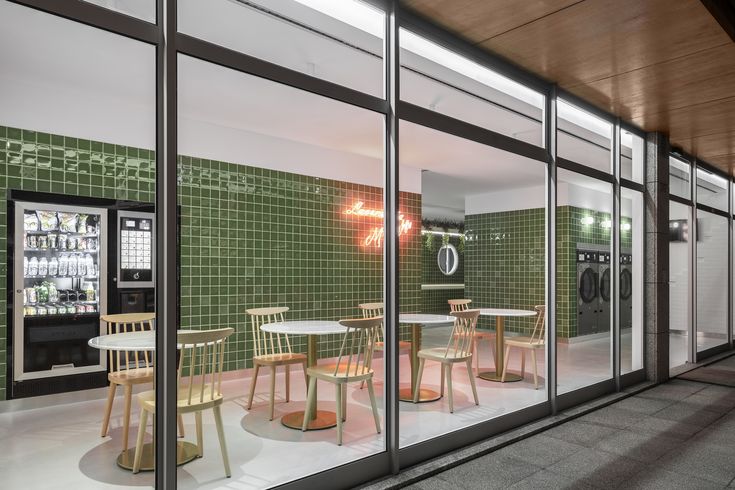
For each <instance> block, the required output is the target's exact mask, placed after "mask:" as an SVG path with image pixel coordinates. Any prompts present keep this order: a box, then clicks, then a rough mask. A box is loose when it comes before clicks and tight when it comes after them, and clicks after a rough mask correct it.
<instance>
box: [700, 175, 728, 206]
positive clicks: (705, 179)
mask: <svg viewBox="0 0 735 490" xmlns="http://www.w3.org/2000/svg"><path fill="white" fill-rule="evenodd" d="M727 187H728V180H727V179H726V178H724V177H721V176H719V175H717V174H715V173H713V172H710V171H709V170H705V169H703V168H697V204H705V205H707V206H710V207H713V208H716V209H720V210H722V211H727V200H728V197H727Z"/></svg>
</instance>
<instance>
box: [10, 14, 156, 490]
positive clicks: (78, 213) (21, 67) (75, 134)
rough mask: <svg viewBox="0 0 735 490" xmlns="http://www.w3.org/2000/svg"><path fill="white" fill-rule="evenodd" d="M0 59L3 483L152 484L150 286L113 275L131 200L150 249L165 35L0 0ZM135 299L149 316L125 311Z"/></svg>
mask: <svg viewBox="0 0 735 490" xmlns="http://www.w3.org/2000/svg"><path fill="white" fill-rule="evenodd" d="M0 64H2V66H3V69H2V70H0V107H2V110H0V175H1V177H0V200H2V203H3V204H2V212H0V228H1V229H2V234H0V248H2V250H4V251H7V253H4V254H3V258H2V265H1V266H0V276H1V277H0V282H2V284H4V285H7V284H9V285H10V286H9V291H7V292H8V293H10V294H8V295H7V296H6V298H7V299H8V301H7V302H6V301H3V302H2V308H3V310H2V313H1V314H0V318H1V323H0V427H2V429H1V430H0V443H1V444H2V446H3V447H4V448H6V450H5V452H4V454H3V456H2V460H3V461H2V463H0V466H2V470H0V473H2V476H1V477H0V478H1V483H0V486H2V487H3V488H9V489H10V488H50V487H54V486H56V487H68V488H105V487H118V488H122V487H128V488H130V487H152V485H153V482H154V474H153V472H152V471H145V472H142V473H140V474H137V475H134V474H133V473H132V472H131V471H130V468H131V467H132V463H133V454H134V451H135V446H136V436H137V434H138V428H139V425H140V424H139V416H140V413H141V410H140V404H139V403H138V396H139V394H144V395H143V396H145V397H148V398H149V399H151V398H154V397H155V392H154V391H153V390H154V379H153V372H152V369H151V368H152V366H153V365H154V364H153V363H154V359H153V354H152V352H151V351H152V350H153V349H154V348H155V330H152V329H153V326H154V320H153V319H154V318H155V313H154V308H153V304H152V303H153V295H154V289H153V287H152V285H151V284H147V285H146V286H145V287H142V286H141V287H138V288H135V290H136V292H137V294H130V293H131V290H129V289H125V288H123V287H122V285H121V284H119V283H116V281H115V280H114V279H113V278H115V279H116V278H118V277H119V274H118V267H117V266H118V263H119V261H118V258H119V259H124V258H125V257H126V256H129V255H130V254H123V250H122V248H119V247H117V238H118V236H120V234H119V233H118V231H120V230H119V228H118V226H117V225H118V218H119V217H120V216H121V214H122V213H124V212H125V211H126V210H127V211H130V210H132V209H135V211H136V212H137V213H140V214H139V215H138V217H136V218H135V219H133V221H136V223H139V222H141V221H139V219H145V220H146V223H147V226H148V229H147V230H145V231H146V232H147V233H146V234H145V237H147V238H148V239H149V240H148V242H146V240H145V238H144V237H143V235H141V242H140V252H141V256H140V259H141V263H140V264H139V265H138V262H137V257H136V272H141V273H151V271H152V264H151V260H152V259H155V252H153V255H151V253H152V250H151V242H150V238H151V235H150V233H151V231H152V230H151V225H152V222H153V220H154V214H153V211H154V209H153V203H154V201H155V190H156V181H155V177H156V175H155V172H156V165H155V162H156V160H155V158H156V156H155V153H154V150H155V143H156V111H155V107H156V85H155V83H156V50H155V47H154V46H152V45H150V44H147V43H142V42H138V41H135V40H132V39H130V38H128V37H124V36H120V35H116V34H112V33H110V32H106V31H103V30H101V29H97V28H94V27H90V26H87V25H84V24H80V23H77V22H74V21H71V20H68V19H65V18H62V17H58V16H54V15H51V14H48V13H45V12H42V11H40V10H35V9H32V8H29V7H26V6H23V5H19V4H16V3H13V2H0ZM143 217H145V218H143ZM136 231H137V230H136ZM140 231H141V232H142V231H143V230H140ZM136 240H137V236H136ZM113 244H115V245H114V246H113ZM136 247H137V242H136ZM136 251H137V249H136ZM146 251H147V252H148V255H147V256H146V255H144V254H143V252H146ZM146 259H147V260H146ZM126 270H128V271H130V269H126ZM128 300H130V303H129V302H128ZM127 312H138V313H142V314H143V317H144V318H145V319H146V320H145V321H143V320H139V321H136V322H135V323H133V322H131V323H128V324H126V325H125V326H124V327H123V326H120V324H119V323H117V322H116V320H115V315H117V314H124V313H127ZM127 318H129V317H127ZM133 325H134V326H135V328H136V330H141V329H142V330H146V331H145V332H143V333H142V335H141V344H139V347H140V349H141V350H139V351H138V350H132V349H128V350H124V349H123V350H121V351H119V352H120V354H119V355H112V354H111V352H112V350H113V349H115V348H120V344H119V343H118V344H117V345H116V344H115V342H119V340H120V337H119V336H118V337H116V338H113V339H110V338H108V339H107V340H103V338H102V336H103V335H107V334H108V333H109V334H117V332H118V331H120V330H122V329H132V328H133ZM113 337H114V335H113ZM90 342H91V343H90ZM6 374H7V376H6ZM131 381H135V390H134V391H133V389H132V386H133V383H132V382H131ZM108 397H109V398H108ZM126 405H127V406H128V407H130V409H128V410H126V409H125V407H126ZM149 430H150V429H149ZM150 442H151V435H150V432H149V433H148V434H146V435H145V438H144V443H147V446H144V447H145V448H146V455H145V456H146V457H144V458H143V463H144V466H143V467H148V469H152V466H149V465H150V462H151V461H150V460H151V458H149V457H147V455H148V454H149V453H148V451H150V449H151V444H150ZM118 464H119V466H118Z"/></svg>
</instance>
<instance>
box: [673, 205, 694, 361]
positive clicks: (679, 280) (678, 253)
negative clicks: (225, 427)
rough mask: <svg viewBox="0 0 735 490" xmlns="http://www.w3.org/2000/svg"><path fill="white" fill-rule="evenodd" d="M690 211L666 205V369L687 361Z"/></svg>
mask: <svg viewBox="0 0 735 490" xmlns="http://www.w3.org/2000/svg"><path fill="white" fill-rule="evenodd" d="M691 219H692V218H691V208H690V207H689V206H685V205H684V204H679V203H678V202H674V201H671V202H670V203H669V367H672V368H673V367H677V366H681V365H683V364H685V363H686V362H687V361H688V360H689V354H688V351H689V341H690V331H691V327H692V325H691V311H692V310H691V308H692V305H691V299H690V294H691V284H690V281H689V276H690V270H691V266H690V264H691V259H690V249H689V247H690V243H689V241H690V240H691V230H692V228H691V226H690V223H691Z"/></svg>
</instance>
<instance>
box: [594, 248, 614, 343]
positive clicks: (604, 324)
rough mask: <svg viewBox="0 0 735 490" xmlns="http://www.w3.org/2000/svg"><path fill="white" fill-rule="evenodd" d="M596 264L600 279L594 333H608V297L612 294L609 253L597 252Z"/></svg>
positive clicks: (609, 306)
mask: <svg viewBox="0 0 735 490" xmlns="http://www.w3.org/2000/svg"><path fill="white" fill-rule="evenodd" d="M597 263H598V264H599V275H600V276H599V277H600V289H599V294H598V295H597V299H598V307H597V328H596V329H595V332H609V331H610V311H611V310H610V308H611V305H610V297H611V293H612V282H611V281H610V277H611V276H610V275H611V274H612V269H611V268H610V252H603V251H601V252H599V253H598V254H597Z"/></svg>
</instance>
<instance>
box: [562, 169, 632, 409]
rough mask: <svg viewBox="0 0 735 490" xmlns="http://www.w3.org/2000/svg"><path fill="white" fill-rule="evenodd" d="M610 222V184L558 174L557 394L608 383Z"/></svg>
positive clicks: (577, 176)
mask: <svg viewBox="0 0 735 490" xmlns="http://www.w3.org/2000/svg"><path fill="white" fill-rule="evenodd" d="M611 219H612V185H611V184H608V183H606V182H602V181H598V180H595V179H592V178H590V177H586V176H583V175H581V174H577V173H574V172H570V171H567V170H563V169H559V170H558V188H557V208H556V222H557V229H556V254H557V255H556V262H557V277H556V290H557V292H556V295H557V300H556V301H557V308H556V315H557V320H556V330H557V339H556V348H557V358H558V362H557V378H558V387H557V391H558V392H559V393H560V394H561V393H566V392H569V391H573V390H576V389H579V388H583V387H585V386H588V385H592V384H595V383H597V382H600V381H604V380H607V379H610V378H612V360H611V354H610V346H611V340H612V334H611V331H612V329H611V323H612V308H613V307H614V306H615V298H614V297H613V296H612V295H611V294H610V293H611V289H610V282H609V281H607V282H606V281H605V277H606V271H608V270H609V269H610V256H611V252H612V250H611V246H612V241H611ZM631 229H632V228H631ZM621 237H622V235H621ZM631 251H632V249H631ZM609 276H610V273H609V272H607V277H608V279H609Z"/></svg>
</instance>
